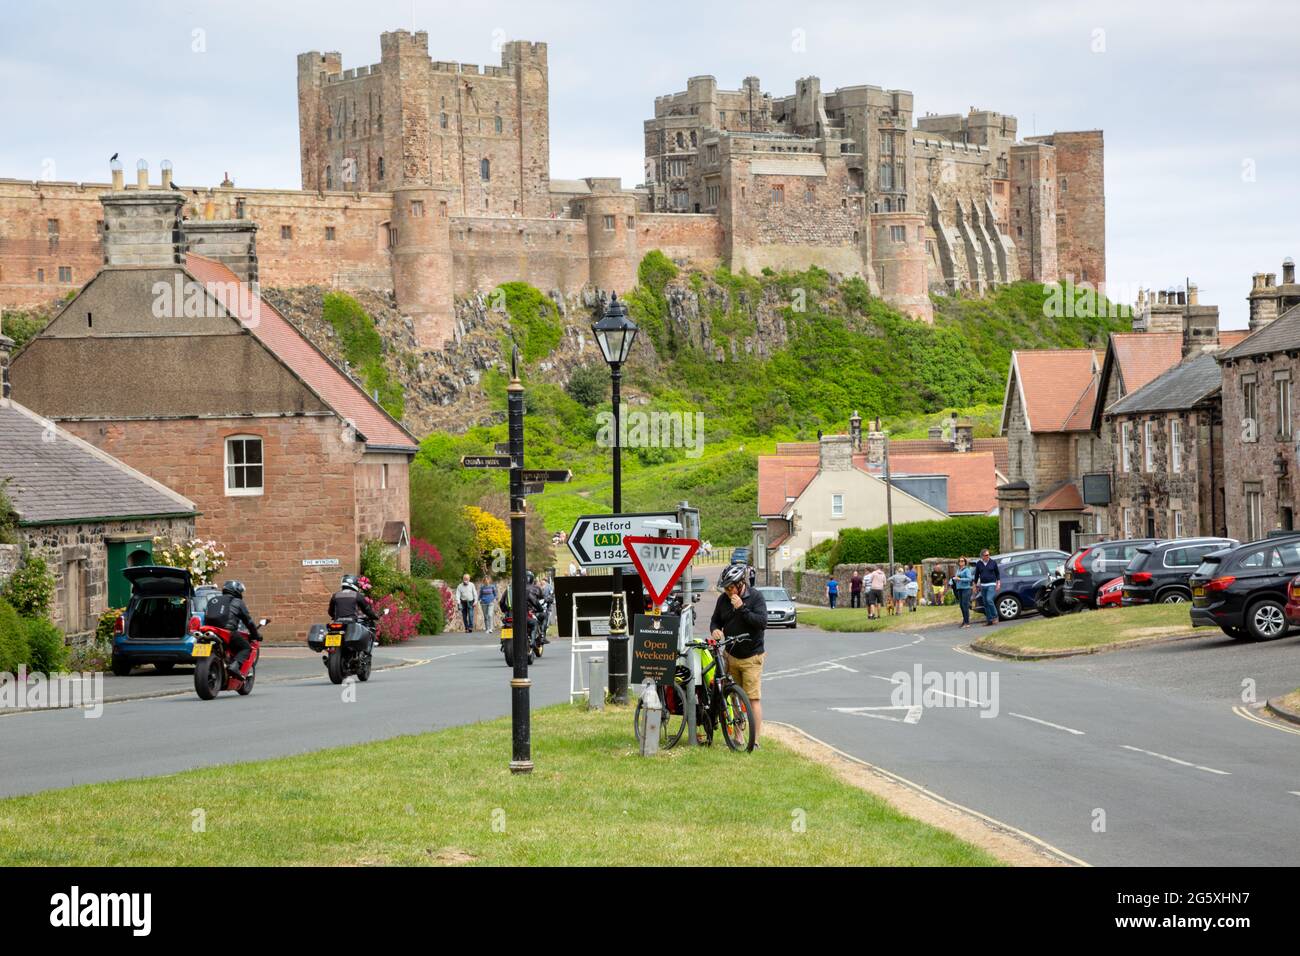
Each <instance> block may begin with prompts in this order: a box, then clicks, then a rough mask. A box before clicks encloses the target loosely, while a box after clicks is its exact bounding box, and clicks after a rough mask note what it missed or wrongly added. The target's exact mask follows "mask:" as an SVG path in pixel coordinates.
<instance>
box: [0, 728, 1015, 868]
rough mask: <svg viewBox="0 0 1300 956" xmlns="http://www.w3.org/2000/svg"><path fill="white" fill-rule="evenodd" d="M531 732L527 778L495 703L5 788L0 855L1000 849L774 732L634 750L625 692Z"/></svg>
mask: <svg viewBox="0 0 1300 956" xmlns="http://www.w3.org/2000/svg"><path fill="white" fill-rule="evenodd" d="M533 741H534V743H533V759H534V761H535V763H536V770H535V771H534V772H533V773H532V774H531V775H526V776H513V775H511V773H510V772H509V770H508V767H507V763H508V760H509V756H510V722H509V720H508V719H505V718H503V719H500V720H495V721H490V722H487V723H481V724H472V725H469V726H465V727H455V728H451V729H447V730H440V731H435V732H432V733H428V734H421V735H417V736H405V737H398V738H396V739H393V740H388V741H382V742H378V743H371V744H364V745H360V746H354V747H344V748H338V749H333V750H324V751H320V752H317V753H312V754H305V755H302V756H296V757H289V758H283V759H277V760H269V761H262V762H257V763H247V764H238V765H228V766H222V767H214V768H210V769H204V770H194V771H188V772H185V773H180V774H173V775H171V776H166V777H156V778H151V779H145V780H133V781H121V782H115V783H105V784H92V785H86V786H81V787H74V788H71V789H67V790H57V791H50V792H46V793H41V794H36V795H32V796H26V797H16V798H12V799H8V800H2V801H0V865H2V866H15V865H50V866H54V865H58V866H103V865H108V866H121V865H161V866H176V865H184V866H205V865H232V864H248V865H356V864H360V865H385V864H395V865H399V864H400V865H409V864H432V865H441V864H459V863H475V864H498V865H500V864H506V865H510V864H516V865H560V866H608V865H622V864H642V863H648V864H654V865H658V866H675V865H680V864H692V865H736V864H739V865H741V866H760V865H762V866H771V865H875V866H973V865H979V866H985V865H995V864H996V862H997V861H996V860H994V859H993V857H991V856H990V855H989V854H987V853H985V852H984V851H982V850H980V849H977V848H976V847H974V846H971V845H970V844H968V843H966V842H964V841H962V840H960V839H958V838H957V837H955V836H953V835H951V834H949V833H947V832H946V831H943V830H938V829H935V828H934V827H931V826H928V825H927V824H923V823H921V822H919V821H917V820H914V819H912V818H910V817H907V816H904V815H903V814H902V813H900V812H898V811H896V810H894V809H893V808H892V807H891V806H890V805H888V804H886V803H885V802H883V801H882V800H880V799H878V798H877V797H874V796H872V795H870V794H868V793H865V792H863V791H862V790H860V789H858V788H856V787H853V786H850V785H848V784H846V783H843V782H841V781H840V780H839V779H838V778H837V777H836V776H835V775H834V774H833V773H832V771H831V770H829V769H827V768H826V767H823V766H822V765H820V764H818V763H815V762H812V761H810V760H806V759H804V758H803V757H800V756H798V755H796V754H795V753H794V752H793V751H791V750H788V749H786V748H784V747H782V746H781V745H779V744H777V743H776V742H774V741H770V742H766V743H765V744H764V747H763V748H762V749H761V750H759V751H756V752H755V753H753V754H733V753H731V752H729V751H727V750H726V748H725V747H722V746H718V747H715V748H700V749H687V748H682V749H679V750H672V751H667V752H665V753H663V754H661V755H660V756H658V757H656V758H654V759H653V760H647V759H645V758H642V757H640V756H639V755H638V754H637V753H636V749H635V744H634V740H633V736H632V718H631V712H630V711H629V710H628V709H626V708H610V709H609V710H607V711H605V712H603V713H601V712H591V713H589V712H587V711H585V710H583V709H579V708H578V707H575V706H570V705H560V706H556V707H550V708H546V709H544V710H540V711H537V712H535V713H534V714H533ZM200 820H202V823H203V826H202V828H201V830H202V832H195V831H196V828H198V821H200ZM801 824H802V829H801V826H800V825H801ZM236 837H237V839H236Z"/></svg>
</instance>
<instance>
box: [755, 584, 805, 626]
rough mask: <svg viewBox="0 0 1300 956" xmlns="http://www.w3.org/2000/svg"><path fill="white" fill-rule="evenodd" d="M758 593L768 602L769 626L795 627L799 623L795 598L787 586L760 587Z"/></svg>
mask: <svg viewBox="0 0 1300 956" xmlns="http://www.w3.org/2000/svg"><path fill="white" fill-rule="evenodd" d="M758 593H759V594H761V595H763V600H764V601H766V602H767V626H768V627H795V626H796V625H797V624H798V623H799V621H798V613H797V612H796V611H795V607H794V599H793V598H792V597H790V595H789V593H788V592H787V591H786V589H785V588H759V589H758Z"/></svg>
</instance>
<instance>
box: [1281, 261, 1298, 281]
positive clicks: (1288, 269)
mask: <svg viewBox="0 0 1300 956" xmlns="http://www.w3.org/2000/svg"><path fill="white" fill-rule="evenodd" d="M1282 281H1283V282H1285V283H1286V284H1287V285H1291V284H1292V283H1294V282H1295V260H1294V259H1292V258H1291V257H1290V256H1287V257H1286V258H1285V259H1283V260H1282Z"/></svg>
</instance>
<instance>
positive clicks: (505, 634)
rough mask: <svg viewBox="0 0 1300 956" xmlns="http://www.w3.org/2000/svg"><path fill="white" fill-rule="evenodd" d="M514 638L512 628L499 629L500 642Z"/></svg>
mask: <svg viewBox="0 0 1300 956" xmlns="http://www.w3.org/2000/svg"><path fill="white" fill-rule="evenodd" d="M514 636H515V632H514V629H513V628H509V627H503V628H501V640H503V641H508V640H510V639H511V638H513V637H514Z"/></svg>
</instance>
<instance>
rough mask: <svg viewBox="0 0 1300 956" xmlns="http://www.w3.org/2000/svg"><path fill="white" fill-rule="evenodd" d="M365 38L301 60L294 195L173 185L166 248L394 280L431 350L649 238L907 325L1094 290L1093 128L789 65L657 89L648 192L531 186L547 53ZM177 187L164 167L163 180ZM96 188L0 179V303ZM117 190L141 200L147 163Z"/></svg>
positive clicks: (65, 246) (1099, 235) (542, 173)
mask: <svg viewBox="0 0 1300 956" xmlns="http://www.w3.org/2000/svg"><path fill="white" fill-rule="evenodd" d="M380 50H381V57H380V62H379V63H377V64H374V65H371V66H363V67H357V68H352V69H347V70H344V69H343V64H342V60H341V57H340V55H339V54H338V53H320V52H318V51H312V52H309V53H303V54H301V55H300V56H299V57H298V113H299V117H298V119H299V136H300V153H301V155H300V160H301V173H302V188H301V189H292V190H290V189H242V188H238V187H236V186H235V185H234V184H233V183H231V182H230V181H229V179H228V178H227V180H226V181H225V182H223V183H222V184H221V185H219V186H211V187H202V188H193V187H174V188H176V189H177V191H178V192H179V194H180V195H181V197H182V198H183V199H184V205H183V207H182V231H183V237H184V243H183V244H184V245H185V246H186V247H188V248H189V249H190V250H191V251H195V252H199V253H202V254H203V255H206V256H209V257H211V258H215V259H218V260H220V261H222V262H224V263H225V264H227V265H228V266H229V267H230V268H231V269H232V270H234V271H235V272H236V274H237V275H239V277H240V278H241V279H246V280H249V281H254V280H259V279H260V281H261V282H263V283H265V284H267V285H275V286H293V285H306V284H321V285H327V286H331V287H336V288H379V289H388V290H391V291H392V292H393V293H394V295H395V297H396V299H397V303H398V306H399V308H400V309H401V310H402V311H403V312H405V313H406V314H408V315H410V316H411V317H412V319H413V321H414V323H415V326H416V329H417V332H418V334H419V337H420V340H421V342H422V344H424V345H426V346H427V347H431V348H437V347H440V346H441V345H443V344H444V343H445V342H447V341H448V340H450V339H451V338H452V337H453V336H454V335H455V334H456V328H455V319H454V301H455V299H456V298H457V297H462V296H468V295H472V294H475V293H485V292H489V291H491V290H492V289H494V288H496V287H497V286H499V285H500V284H501V283H503V282H508V281H515V280H522V281H526V282H529V283H531V284H532V285H534V286H536V287H538V288H540V289H542V290H543V291H546V292H558V293H561V294H566V295H572V294H576V293H579V292H581V291H583V290H591V289H599V290H613V291H622V290H625V289H627V288H629V287H630V286H632V285H634V284H635V281H636V269H637V264H638V263H639V262H640V260H641V258H642V257H643V256H644V255H645V254H646V253H647V252H649V251H650V250H652V249H659V250H661V251H663V252H664V253H665V254H666V255H668V256H669V257H671V258H673V259H675V260H679V261H690V262H692V263H694V264H696V265H700V266H704V267H710V266H712V265H715V264H718V263H726V264H728V265H729V266H730V267H731V268H732V269H733V270H736V271H739V270H741V269H747V270H749V271H751V272H755V271H759V270H761V269H763V268H774V269H785V268H806V267H808V266H810V265H818V266H820V267H822V268H824V269H827V270H828V271H831V272H835V273H840V274H845V275H860V276H862V277H863V278H864V279H865V280H866V281H867V283H868V285H869V286H870V288H871V289H872V291H873V292H876V293H877V294H880V295H882V296H884V297H885V298H886V299H888V300H889V301H890V302H892V303H893V304H895V305H896V306H897V307H899V308H900V309H902V310H904V311H907V312H908V313H910V314H911V315H913V316H915V317H917V318H919V319H923V320H928V319H929V318H930V317H931V307H930V298H929V296H930V293H932V292H951V291H956V290H971V291H974V292H983V291H984V290H986V289H988V288H989V287H991V286H993V285H997V284H1000V283H1005V282H1012V281H1015V280H1017V279H1022V278H1023V279H1033V280H1035V281H1043V282H1052V281H1056V280H1057V279H1058V277H1059V278H1064V277H1065V276H1067V275H1071V276H1074V278H1075V279H1076V280H1077V281H1088V282H1091V283H1093V284H1100V283H1102V282H1104V280H1105V197H1104V186H1103V168H1104V164H1103V143H1102V134H1101V132H1100V131H1088V132H1074V133H1054V134H1052V135H1050V136H1040V137H1030V138H1029V139H1027V140H1025V141H1019V140H1017V127H1016V120H1015V117H1012V116H1008V115H1005V114H999V113H992V112H987V111H979V110H974V109H972V110H971V111H970V112H969V114H967V115H964V116H963V115H947V116H937V115H926V116H922V117H919V118H917V119H916V122H915V126H914V125H913V112H912V94H911V93H909V92H907V91H904V90H883V89H881V88H879V87H873V86H855V87H847V88H842V89H837V90H835V91H834V92H833V93H826V94H823V93H822V92H821V87H820V82H819V81H818V79H817V78H816V77H805V78H803V79H801V80H799V81H798V82H797V84H796V88H795V93H794V94H793V95H792V96H787V97H779V98H778V97H773V96H772V95H771V94H770V93H764V92H762V91H761V89H760V86H759V81H758V80H757V79H756V78H754V77H749V78H747V79H746V80H745V81H744V84H743V88H742V89H741V90H740V91H724V90H719V89H718V88H717V83H716V81H715V80H714V79H713V78H712V77H707V76H706V77H694V78H692V79H690V80H689V81H688V83H687V89H686V91H685V92H683V93H675V94H671V95H668V96H662V97H659V98H658V99H656V101H655V107H654V117H653V119H650V120H647V121H646V123H645V157H646V182H645V184H643V185H642V186H639V187H636V188H633V189H625V188H623V185H622V182H621V181H620V180H619V179H617V178H601V177H592V178H587V179H581V180H555V179H552V178H551V176H550V130H549V107H548V96H549V94H548V83H549V81H548V68H547V50H546V44H544V43H529V42H510V43H506V44H504V46H503V47H502V50H501V63H500V65H499V66H483V67H479V66H477V65H471V64H464V63H449V62H443V61H435V60H433V59H432V58H431V57H430V56H429V49H428V34H427V33H425V32H417V33H410V32H408V31H405V30H397V31H393V32H389V33H384V34H382V35H381V37H380ZM175 174H176V171H175V169H174V167H172V166H171V165H170V164H169V163H164V164H163V165H162V167H161V169H160V179H159V183H158V185H160V186H161V187H163V188H167V187H169V186H172V184H173V182H174V178H175ZM114 179H115V180H117V184H116V185H120V184H121V180H122V176H121V170H120V167H119V168H118V169H115V170H114ZM111 188H112V187H110V186H109V185H108V184H90V183H67V182H50V181H35V182H31V181H19V180H12V179H0V224H2V225H3V233H0V304H4V305H7V306H29V305H35V304H39V303H42V302H46V301H48V300H49V299H51V298H52V297H54V296H56V295H59V294H61V293H63V292H65V291H70V290H72V289H75V288H79V287H80V286H81V285H83V284H84V283H85V282H86V281H88V280H89V279H90V278H91V276H93V275H94V273H95V272H96V271H97V270H98V269H99V267H100V266H101V265H102V264H103V263H104V262H105V261H106V258H105V256H106V244H107V242H109V241H110V239H111V237H108V236H106V230H105V226H104V221H103V213H102V211H101V205H100V196H101V194H103V193H106V192H109V191H110V189H111ZM137 188H139V189H142V190H148V189H150V188H153V187H152V186H151V184H150V171H149V168H148V165H147V164H146V163H145V162H144V161H143V160H142V161H141V162H140V163H139V164H138V166H137Z"/></svg>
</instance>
